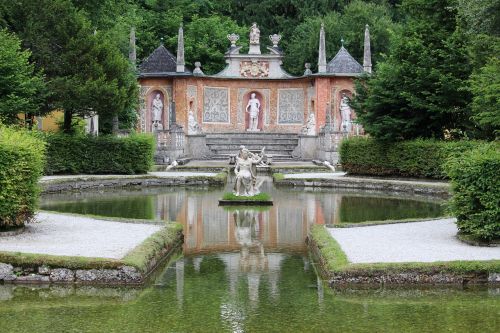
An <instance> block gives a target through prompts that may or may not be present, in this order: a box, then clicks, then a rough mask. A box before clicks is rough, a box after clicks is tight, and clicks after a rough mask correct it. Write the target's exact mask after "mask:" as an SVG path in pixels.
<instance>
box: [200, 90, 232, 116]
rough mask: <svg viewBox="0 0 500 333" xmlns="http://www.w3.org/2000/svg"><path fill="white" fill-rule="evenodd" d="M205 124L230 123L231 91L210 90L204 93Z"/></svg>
mask: <svg viewBox="0 0 500 333" xmlns="http://www.w3.org/2000/svg"><path fill="white" fill-rule="evenodd" d="M203 122H204V123H229V89H228V88H209V87H205V88H204V91H203Z"/></svg>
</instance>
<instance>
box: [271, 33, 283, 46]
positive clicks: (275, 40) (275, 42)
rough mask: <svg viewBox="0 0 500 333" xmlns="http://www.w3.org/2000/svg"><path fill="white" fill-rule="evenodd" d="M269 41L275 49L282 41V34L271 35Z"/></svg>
mask: <svg viewBox="0 0 500 333" xmlns="http://www.w3.org/2000/svg"><path fill="white" fill-rule="evenodd" d="M269 40H270V41H271V42H272V43H273V47H278V43H279V42H280V40H281V35H280V34H273V35H269Z"/></svg>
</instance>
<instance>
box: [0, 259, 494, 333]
mask: <svg viewBox="0 0 500 333" xmlns="http://www.w3.org/2000/svg"><path fill="white" fill-rule="evenodd" d="M251 257H253V259H251V260H249V261H248V262H243V260H242V258H241V256H240V254H239V253H226V252H225V253H218V254H207V255H192V256H187V257H184V258H181V259H179V260H177V261H176V262H173V263H172V264H170V265H168V266H167V267H166V268H164V269H163V270H161V271H160V272H159V274H158V275H157V276H156V277H155V279H154V282H153V284H152V285H150V286H149V287H146V288H144V289H130V288H94V287H77V288H74V287H64V286H56V287H26V286H0V332H10V333H13V332H287V333H291V332H367V333H368V332H370V333H371V332H397V333H400V332H418V333H421V332H432V333H436V332H482V333H487V332H498V327H499V324H500V323H499V318H500V316H499V311H500V294H499V290H498V289H496V290H495V289H485V288H478V289H466V290H461V289H454V288H429V289H416V288H412V289H383V288H381V289H376V290H373V289H372V290H362V289H361V290H341V291H333V290H330V289H328V288H325V287H323V285H322V283H321V282H320V281H318V279H317V277H316V274H315V271H314V266H313V265H312V264H311V263H310V261H309V259H308V257H307V256H305V255H303V254H289V253H274V252H273V253H271V252H269V253H266V255H265V257H262V256H260V254H259V253H252V254H251Z"/></svg>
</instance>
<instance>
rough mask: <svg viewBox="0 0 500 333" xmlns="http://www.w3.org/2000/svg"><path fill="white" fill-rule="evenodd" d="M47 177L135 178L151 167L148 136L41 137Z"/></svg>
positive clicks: (46, 135)
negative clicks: (88, 175) (121, 175)
mask: <svg viewBox="0 0 500 333" xmlns="http://www.w3.org/2000/svg"><path fill="white" fill-rule="evenodd" d="M43 137H44V138H45V140H46V141H47V165H46V167H45V173H46V174H48V175H50V174H137V173H145V172H147V171H148V170H149V169H150V168H151V166H152V165H153V155H154V146H155V145H154V139H153V137H152V136H151V135H146V134H135V135H131V136H130V137H125V138H119V137H116V136H106V135H104V136H88V135H87V136H85V135H74V136H72V135H66V134H59V133H58V134H52V133H50V134H43Z"/></svg>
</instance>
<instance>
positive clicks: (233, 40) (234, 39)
mask: <svg viewBox="0 0 500 333" xmlns="http://www.w3.org/2000/svg"><path fill="white" fill-rule="evenodd" d="M227 39H229V41H230V42H231V47H236V42H237V41H238V40H239V39H240V35H238V34H235V33H234V32H233V33H231V34H229V35H227Z"/></svg>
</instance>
